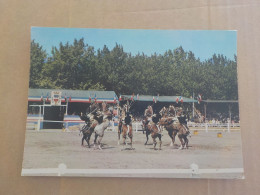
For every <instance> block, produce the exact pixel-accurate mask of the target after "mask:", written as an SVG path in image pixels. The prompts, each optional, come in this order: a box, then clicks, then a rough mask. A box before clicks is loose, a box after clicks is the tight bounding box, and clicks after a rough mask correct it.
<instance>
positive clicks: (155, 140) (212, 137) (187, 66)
mask: <svg viewBox="0 0 260 195" xmlns="http://www.w3.org/2000/svg"><path fill="white" fill-rule="evenodd" d="M30 52H31V53H30V78H29V89H28V109H27V123H26V136H25V137H26V138H25V145H24V157H23V165H22V175H23V176H82V177H160V178H219V179H221V178H225V179H242V178H244V169H243V158H242V144H241V129H240V117H239V102H238V82H237V32H236V31H225V30H143V29H135V30H134V29H88V28H54V27H52V28H51V27H32V28H31V49H30Z"/></svg>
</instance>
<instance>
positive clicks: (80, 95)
mask: <svg viewBox="0 0 260 195" xmlns="http://www.w3.org/2000/svg"><path fill="white" fill-rule="evenodd" d="M52 91H61V96H62V98H63V99H64V101H65V98H70V99H71V102H90V101H89V97H90V98H91V99H92V100H93V99H95V97H96V99H97V101H99V102H100V101H114V99H116V100H117V99H118V98H117V96H116V93H115V92H114V91H87V90H67V89H29V92H28V100H29V101H41V98H43V99H46V98H47V97H48V98H50V97H51V92H52Z"/></svg>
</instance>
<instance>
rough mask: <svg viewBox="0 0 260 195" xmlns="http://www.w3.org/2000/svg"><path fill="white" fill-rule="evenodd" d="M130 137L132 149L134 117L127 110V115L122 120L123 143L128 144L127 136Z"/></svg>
mask: <svg viewBox="0 0 260 195" xmlns="http://www.w3.org/2000/svg"><path fill="white" fill-rule="evenodd" d="M127 136H128V137H129V138H130V146H131V149H132V146H133V128H132V117H131V116H130V113H129V112H127V113H126V116H125V117H124V118H123V120H122V137H123V144H124V145H127V143H126V141H125V140H126V137H127Z"/></svg>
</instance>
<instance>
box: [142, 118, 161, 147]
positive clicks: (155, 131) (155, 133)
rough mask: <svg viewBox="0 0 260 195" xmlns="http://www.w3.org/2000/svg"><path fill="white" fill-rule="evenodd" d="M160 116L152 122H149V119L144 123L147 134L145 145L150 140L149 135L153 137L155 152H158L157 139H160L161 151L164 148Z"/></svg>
mask: <svg viewBox="0 0 260 195" xmlns="http://www.w3.org/2000/svg"><path fill="white" fill-rule="evenodd" d="M160 117H161V116H160V115H159V114H156V115H154V116H153V117H152V120H151V121H149V120H148V119H147V118H146V119H145V120H144V121H143V125H144V129H145V133H146V142H145V145H146V144H147V142H148V139H149V135H151V137H152V139H153V146H154V150H156V145H157V142H156V138H159V143H160V146H159V150H161V146H162V135H161V132H160V127H159V125H157V124H158V122H159V120H160Z"/></svg>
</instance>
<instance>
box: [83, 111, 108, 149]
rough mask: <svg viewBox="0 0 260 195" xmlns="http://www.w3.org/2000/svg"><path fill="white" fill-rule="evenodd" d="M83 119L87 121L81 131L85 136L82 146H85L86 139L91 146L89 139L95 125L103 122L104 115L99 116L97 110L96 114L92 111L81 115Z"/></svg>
mask: <svg viewBox="0 0 260 195" xmlns="http://www.w3.org/2000/svg"><path fill="white" fill-rule="evenodd" d="M80 118H81V120H84V121H85V123H86V124H85V125H84V126H83V127H82V129H81V130H80V132H82V134H83V137H82V140H81V146H84V140H86V142H87V144H88V147H89V148H90V143H89V140H90V138H91V135H92V133H93V132H94V129H95V127H96V126H97V124H99V123H101V120H103V117H102V116H98V115H97V113H96V112H95V113H94V114H92V113H90V114H88V115H81V116H80Z"/></svg>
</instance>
